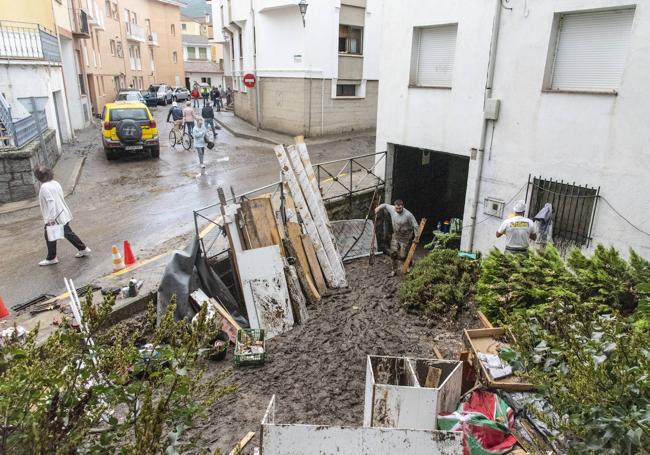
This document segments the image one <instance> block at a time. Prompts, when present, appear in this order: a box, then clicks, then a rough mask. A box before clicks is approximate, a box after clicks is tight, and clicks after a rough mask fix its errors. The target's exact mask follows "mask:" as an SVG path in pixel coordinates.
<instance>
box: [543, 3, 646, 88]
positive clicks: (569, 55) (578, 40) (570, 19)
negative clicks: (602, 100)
mask: <svg viewBox="0 0 650 455" xmlns="http://www.w3.org/2000/svg"><path fill="white" fill-rule="evenodd" d="M633 19H634V8H627V9H618V10H607V11H591V12H587V13H569V14H559V15H557V16H556V33H555V39H554V40H552V41H551V44H552V45H551V49H552V51H551V52H553V55H552V59H549V60H551V64H552V68H551V71H550V75H548V76H547V81H546V88H547V89H551V90H585V91H597V92H615V90H616V89H617V88H618V87H619V84H620V82H621V76H622V74H623V69H624V67H625V58H626V55H627V47H628V44H629V41H630V30H631V29H632V20H633Z"/></svg>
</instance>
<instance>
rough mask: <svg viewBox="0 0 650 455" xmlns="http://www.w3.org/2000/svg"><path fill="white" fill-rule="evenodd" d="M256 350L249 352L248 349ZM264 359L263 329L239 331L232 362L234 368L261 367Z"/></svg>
mask: <svg viewBox="0 0 650 455" xmlns="http://www.w3.org/2000/svg"><path fill="white" fill-rule="evenodd" d="M251 346H252V347H254V348H257V349H255V350H256V351H259V348H261V352H250V351H249V348H250V347H251ZM265 359H266V342H265V341H264V329H239V330H238V331H237V342H236V343H235V356H234V361H235V365H236V366H247V365H250V366H254V365H263V364H264V360H265Z"/></svg>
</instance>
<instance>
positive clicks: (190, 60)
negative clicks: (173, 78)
mask: <svg viewBox="0 0 650 455" xmlns="http://www.w3.org/2000/svg"><path fill="white" fill-rule="evenodd" d="M182 39H183V63H184V67H185V87H186V88H187V89H188V90H191V89H192V87H193V86H194V84H195V83H199V84H200V83H206V84H208V85H210V86H211V87H218V86H220V85H221V86H223V85H225V82H224V79H223V60H221V61H215V56H216V53H215V52H214V50H213V47H214V46H215V44H212V43H210V42H209V41H208V38H207V37H205V36H202V35H185V34H183V35H182Z"/></svg>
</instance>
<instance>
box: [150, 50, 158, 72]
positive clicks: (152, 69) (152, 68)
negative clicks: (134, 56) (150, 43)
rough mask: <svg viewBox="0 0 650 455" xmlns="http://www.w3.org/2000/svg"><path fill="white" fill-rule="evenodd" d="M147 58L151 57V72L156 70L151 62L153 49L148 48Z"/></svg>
mask: <svg viewBox="0 0 650 455" xmlns="http://www.w3.org/2000/svg"><path fill="white" fill-rule="evenodd" d="M149 58H150V59H151V72H152V73H153V72H154V71H156V65H155V64H154V62H153V49H149Z"/></svg>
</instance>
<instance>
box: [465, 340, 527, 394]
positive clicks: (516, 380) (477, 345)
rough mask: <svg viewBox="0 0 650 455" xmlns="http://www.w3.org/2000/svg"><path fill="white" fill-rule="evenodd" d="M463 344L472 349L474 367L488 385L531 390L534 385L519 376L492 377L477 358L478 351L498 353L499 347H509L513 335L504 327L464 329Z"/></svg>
mask: <svg viewBox="0 0 650 455" xmlns="http://www.w3.org/2000/svg"><path fill="white" fill-rule="evenodd" d="M464 332H465V333H464V338H465V344H466V345H467V346H468V347H469V348H470V349H471V351H472V358H473V361H474V365H475V366H476V369H477V370H478V371H480V373H481V376H483V378H485V382H486V383H487V385H488V387H492V388H495V389H503V390H512V391H526V390H533V389H534V388H535V387H534V386H533V384H531V383H530V382H527V381H526V379H525V378H522V377H521V376H515V375H512V376H508V377H506V378H501V379H497V380H495V379H493V378H492V376H491V375H490V372H489V371H488V369H487V368H486V367H485V366H484V365H483V363H482V362H481V361H480V360H479V359H478V353H479V352H483V353H486V354H498V349H499V348H501V347H510V345H511V343H510V341H512V340H513V339H514V337H513V336H512V334H511V333H510V332H509V331H507V330H506V329H504V328H501V327H494V328H490V329H468V330H465V331H464Z"/></svg>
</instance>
